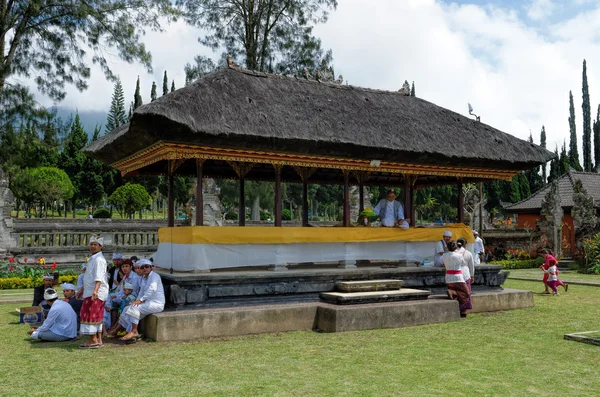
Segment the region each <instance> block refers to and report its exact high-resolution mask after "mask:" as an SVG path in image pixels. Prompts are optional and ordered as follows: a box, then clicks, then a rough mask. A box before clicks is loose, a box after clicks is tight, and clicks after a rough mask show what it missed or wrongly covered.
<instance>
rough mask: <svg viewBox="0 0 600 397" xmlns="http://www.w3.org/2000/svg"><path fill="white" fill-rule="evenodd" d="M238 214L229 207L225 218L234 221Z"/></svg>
mask: <svg viewBox="0 0 600 397" xmlns="http://www.w3.org/2000/svg"><path fill="white" fill-rule="evenodd" d="M238 216H239V215H238V212H237V211H234V210H233V209H230V210H229V211H227V213H226V214H225V219H227V220H228V221H236V220H238Z"/></svg>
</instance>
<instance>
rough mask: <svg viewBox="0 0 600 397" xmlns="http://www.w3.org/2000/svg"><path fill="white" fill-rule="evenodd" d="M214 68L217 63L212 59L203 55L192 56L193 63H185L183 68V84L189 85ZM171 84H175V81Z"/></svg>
mask: <svg viewBox="0 0 600 397" xmlns="http://www.w3.org/2000/svg"><path fill="white" fill-rule="evenodd" d="M222 66H224V65H222ZM216 69H217V65H216V64H215V63H214V62H213V61H212V59H210V58H208V57H205V56H204V55H196V57H194V64H193V65H192V64H190V63H186V65H185V67H184V68H183V70H184V72H185V85H186V86H188V85H190V84H191V83H193V82H194V81H196V80H198V79H199V78H200V77H202V76H204V75H205V74H208V73H210V72H213V71H215V70H216ZM173 85H175V82H173Z"/></svg>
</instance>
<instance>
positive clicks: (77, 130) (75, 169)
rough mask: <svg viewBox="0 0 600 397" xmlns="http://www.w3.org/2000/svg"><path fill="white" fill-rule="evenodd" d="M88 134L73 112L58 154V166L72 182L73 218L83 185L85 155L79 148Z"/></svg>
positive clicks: (83, 188)
mask: <svg viewBox="0 0 600 397" xmlns="http://www.w3.org/2000/svg"><path fill="white" fill-rule="evenodd" d="M87 142H88V135H87V134H86V132H85V130H84V129H83V126H82V125H81V119H80V118H79V113H77V114H75V119H74V120H73V123H72V124H71V131H70V132H69V135H68V136H67V139H66V140H65V142H64V147H63V151H62V152H61V154H60V157H59V158H60V163H59V164H60V166H61V168H62V169H63V170H64V171H65V172H66V173H67V175H68V177H69V179H70V180H71V182H72V183H73V188H74V192H73V196H72V210H73V218H75V206H76V204H77V202H78V200H80V199H81V198H82V197H83V196H84V194H83V192H84V190H85V186H84V185H83V183H82V178H83V174H84V172H85V163H86V161H87V157H86V155H85V154H83V152H82V151H81V149H83V147H84V146H85V145H86V144H87Z"/></svg>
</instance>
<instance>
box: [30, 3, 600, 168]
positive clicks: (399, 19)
mask: <svg viewBox="0 0 600 397" xmlns="http://www.w3.org/2000/svg"><path fill="white" fill-rule="evenodd" d="M338 3H339V4H338V7H337V10H335V11H333V12H332V13H331V15H330V17H329V20H328V21H327V23H325V24H322V25H318V26H316V28H315V30H314V33H315V35H316V36H318V37H320V38H321V40H322V44H323V47H324V48H325V49H329V48H331V49H332V50H333V57H334V61H333V65H334V67H335V71H336V73H337V74H339V73H341V74H343V76H344V79H345V80H346V81H347V82H348V83H349V84H351V85H356V86H362V87H369V88H377V89H384V90H398V89H399V88H400V87H401V86H402V83H403V82H404V80H408V81H409V82H410V83H412V82H413V81H414V83H415V87H416V94H417V96H418V97H420V98H423V99H425V100H428V101H430V102H433V103H435V104H437V105H439V106H443V107H445V108H448V109H451V110H453V111H456V112H458V113H461V114H464V115H468V110H467V104H468V103H471V105H472V106H473V108H474V112H475V113H476V114H477V115H479V116H481V121H482V122H484V123H486V124H489V125H491V126H493V127H495V128H498V129H500V130H502V131H504V132H507V133H510V134H512V135H514V136H516V137H519V138H522V139H527V137H528V136H529V134H530V131H531V133H532V134H533V138H534V141H535V142H536V143H539V139H540V129H541V127H542V125H545V127H546V132H547V136H548V144H547V147H548V148H549V149H550V150H553V149H554V147H555V145H557V144H558V145H559V146H560V145H562V143H563V140H564V139H568V137H569V125H568V117H569V90H572V91H573V97H574V101H575V111H576V117H575V119H576V125H577V132H578V135H579V137H578V139H579V142H578V143H579V146H580V148H581V132H582V128H583V127H582V125H583V123H582V111H581V102H582V94H581V84H582V62H583V59H584V58H585V59H587V68H588V70H587V73H588V82H589V86H590V97H591V107H592V117H593V118H595V116H596V112H597V110H598V103H599V101H600V2H598V1H595V0H570V1H558V0H490V1H484V0H471V1H441V0H438V1H436V0H376V1H375V0H338ZM164 28H165V30H164V32H162V33H158V32H150V33H148V34H147V35H146V36H145V38H144V42H145V43H146V45H147V47H148V49H149V50H150V51H151V53H152V55H153V68H154V73H153V74H148V73H147V72H146V71H145V70H144V68H143V67H142V66H140V65H135V64H134V65H130V64H127V63H125V62H122V61H120V60H119V59H118V57H117V56H116V55H113V56H111V57H110V64H111V66H112V67H113V68H114V70H115V71H116V73H117V74H119V76H120V77H121V80H122V82H123V87H124V91H125V95H126V101H127V103H129V101H130V100H131V99H132V98H133V93H134V90H135V81H136V79H137V76H138V75H139V76H140V79H141V82H142V96H143V99H144V102H145V103H146V102H148V101H149V96H150V87H151V85H152V81H156V83H157V85H158V87H159V95H160V91H161V87H162V76H163V72H164V71H165V70H167V72H168V76H169V80H170V81H171V80H175V85H176V87H177V88H179V87H182V86H183V84H184V81H185V74H184V71H183V68H184V65H185V64H186V63H188V62H192V61H193V58H194V56H195V55H198V54H202V55H207V56H212V57H213V58H214V59H217V58H218V57H219V54H217V53H213V52H212V51H211V50H209V49H207V48H205V47H203V46H202V45H201V44H200V43H198V40H197V39H198V37H199V36H200V35H203V34H204V32H202V31H201V30H199V29H198V28H194V27H190V26H187V25H185V24H184V23H183V22H181V21H180V22H177V23H173V24H171V25H167V26H165V27H164ZM89 86H90V87H89V89H88V90H87V91H85V92H83V93H80V92H78V91H77V90H76V89H75V88H72V87H70V88H69V89H68V90H67V92H68V94H67V97H66V99H65V100H64V101H63V102H62V103H60V104H59V105H60V106H61V107H65V108H72V109H75V108H77V109H79V111H82V112H85V111H96V112H98V111H108V108H109V106H110V97H111V94H112V85H111V84H110V83H108V82H107V81H106V80H105V79H104V76H103V74H102V73H101V72H100V70H99V69H98V68H95V67H94V68H93V69H92V77H91V80H90V82H89ZM169 86H170V83H169ZM34 91H35V90H34ZM37 99H38V101H39V102H40V103H41V104H42V105H45V106H51V105H53V103H52V101H51V100H49V99H48V98H45V97H43V96H42V95H41V94H39V93H38V94H37ZM465 144H468V142H466V143H465ZM567 145H568V142H567ZM580 159H582V154H581V149H580Z"/></svg>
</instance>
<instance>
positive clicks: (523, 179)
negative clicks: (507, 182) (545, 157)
mask: <svg viewBox="0 0 600 397" xmlns="http://www.w3.org/2000/svg"><path fill="white" fill-rule="evenodd" d="M535 171H537V170H535ZM519 195H520V196H521V200H525V199H526V198H528V197H529V196H531V189H530V187H529V181H528V180H527V176H526V175H525V173H524V172H520V173H519Z"/></svg>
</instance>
